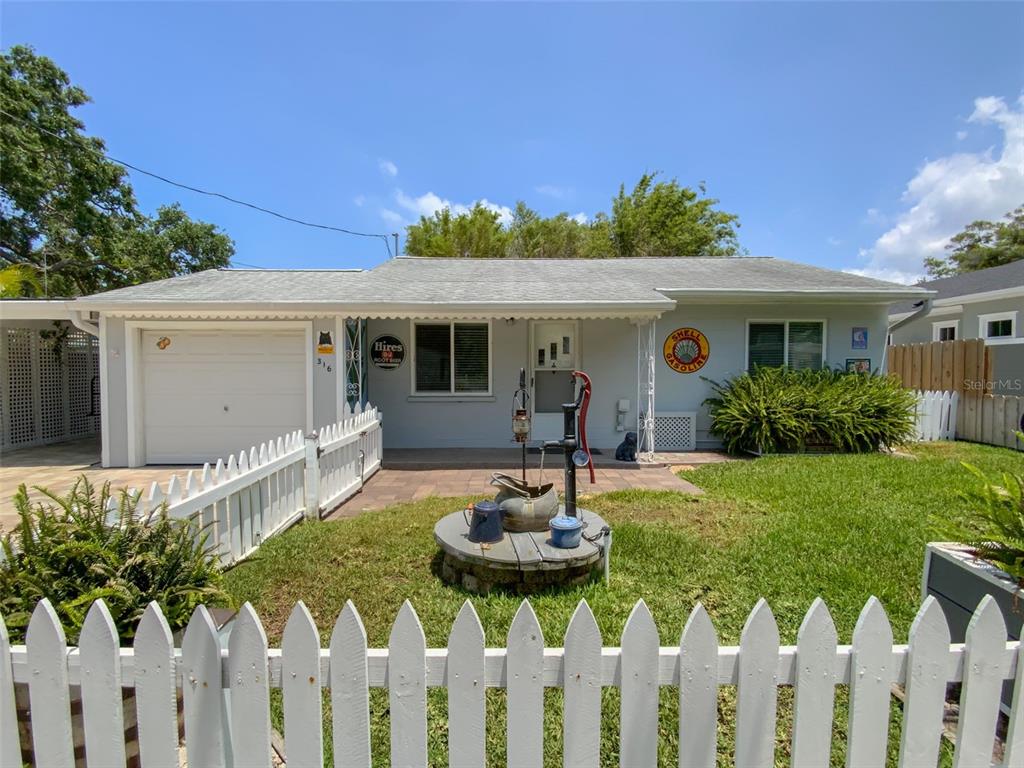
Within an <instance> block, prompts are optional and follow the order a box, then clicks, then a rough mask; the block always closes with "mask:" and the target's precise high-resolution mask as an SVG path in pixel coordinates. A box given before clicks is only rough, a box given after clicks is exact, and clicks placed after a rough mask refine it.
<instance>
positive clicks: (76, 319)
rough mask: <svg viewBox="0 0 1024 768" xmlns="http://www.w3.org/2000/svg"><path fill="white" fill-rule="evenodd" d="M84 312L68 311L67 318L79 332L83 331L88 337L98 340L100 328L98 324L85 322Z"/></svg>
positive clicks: (90, 321) (78, 310) (89, 321)
mask: <svg viewBox="0 0 1024 768" xmlns="http://www.w3.org/2000/svg"><path fill="white" fill-rule="evenodd" d="M84 314H85V313H84V312H82V310H80V309H69V310H68V316H69V317H70V318H71V324H72V325H73V326H75V328H78V329H79V330H80V331H85V332H86V333H88V334H89V335H90V336H95V337H96V338H99V336H100V326H99V323H96V322H93V321H92V320H86V319H85V317H84Z"/></svg>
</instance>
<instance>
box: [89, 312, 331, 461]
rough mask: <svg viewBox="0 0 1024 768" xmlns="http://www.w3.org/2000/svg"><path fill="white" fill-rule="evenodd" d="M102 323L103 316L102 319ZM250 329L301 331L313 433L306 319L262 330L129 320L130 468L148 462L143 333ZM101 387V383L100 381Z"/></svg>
mask: <svg viewBox="0 0 1024 768" xmlns="http://www.w3.org/2000/svg"><path fill="white" fill-rule="evenodd" d="M100 320H101V322H102V321H103V316H102V315H101V316H100ZM218 328H219V329H236V330H249V331H252V332H254V333H258V332H259V331H261V330H266V329H270V328H279V329H291V330H302V331H303V336H304V338H305V344H306V433H307V434H308V433H310V432H312V431H313V323H312V321H307V320H272V321H266V322H261V323H260V324H259V327H258V328H256V327H253V324H252V323H250V322H247V321H230V320H192V321H183V322H182V321H173V320H128V321H126V322H125V324H124V338H125V344H124V347H125V355H124V359H125V385H126V390H125V404H126V409H127V412H128V466H129V467H141V466H144V465H145V463H146V446H145V418H144V414H143V411H142V354H141V343H142V332H143V331H147V330H165V329H166V330H179V331H195V330H209V329H218ZM100 384H101V387H102V381H101V383H100Z"/></svg>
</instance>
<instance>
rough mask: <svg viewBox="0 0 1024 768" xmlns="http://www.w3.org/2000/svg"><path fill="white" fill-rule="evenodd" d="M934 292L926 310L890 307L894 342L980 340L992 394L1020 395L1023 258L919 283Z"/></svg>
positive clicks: (1023, 379)
mask: <svg viewBox="0 0 1024 768" xmlns="http://www.w3.org/2000/svg"><path fill="white" fill-rule="evenodd" d="M919 286H920V287H921V288H924V289H926V290H929V291H933V292H934V294H933V296H932V301H931V308H930V310H929V311H927V312H924V313H921V314H919V315H918V316H914V314H915V312H917V311H918V309H919V307H917V306H915V302H902V303H900V304H896V305H894V306H893V307H892V309H891V311H890V315H889V320H890V323H891V324H892V325H893V326H894V328H893V331H892V340H891V343H893V344H919V343H922V342H929V341H954V340H956V339H984V340H985V344H986V345H987V346H989V347H991V349H990V355H991V358H992V384H993V389H992V394H1003V395H1020V394H1024V260H1021V261H1015V262H1012V263H1010V264H1003V265H1002V266H999V267H990V268H989V269H981V270H978V271H976V272H967V273H966V274H963V275H956V276H954V277H944V278H941V279H939V280H930V281H928V282H924V283H920V284H919Z"/></svg>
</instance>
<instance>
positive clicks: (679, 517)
mask: <svg viewBox="0 0 1024 768" xmlns="http://www.w3.org/2000/svg"><path fill="white" fill-rule="evenodd" d="M961 461H969V462H970V463H972V464H975V465H977V466H979V467H980V468H981V469H983V470H985V471H987V472H990V473H991V472H996V471H1006V470H1010V469H1012V468H1018V469H1019V467H1020V465H1021V456H1020V454H1019V453H1015V452H1012V451H1009V450H1007V449H1001V448H992V447H988V446H978V445H970V444H966V443H955V444H953V443H946V444H935V445H929V446H922V447H917V448H914V449H913V456H912V457H910V458H904V457H898V456H889V455H881V454H869V455H844V456H805V457H800V456H789V457H773V458H764V459H759V460H757V461H749V462H735V463H728V464H716V465H707V466H704V467H701V468H699V469H696V470H694V471H691V472H687V473H686V474H685V476H686V478H687V479H689V480H691V481H692V482H694V483H696V484H697V485H698V486H700V487H702V488H704V489H705V490H706V492H707V493H706V495H705V496H702V497H690V496H685V495H682V494H677V493H672V492H644V491H621V492H616V493H608V494H603V495H600V496H595V497H593V498H591V499H589V500H588V501H587V504H586V506H588V507H589V508H591V509H593V510H594V511H597V512H599V513H600V514H601V515H602V516H603V517H605V518H606V519H607V520H608V521H609V522H610V523H611V524H612V526H613V528H614V532H615V539H614V548H613V553H612V569H611V572H612V576H611V584H610V585H609V586H605V585H604V584H603V583H601V582H595V583H592V584H589V585H587V586H584V587H580V588H576V589H571V590H567V591H557V592H555V591H552V592H547V593H543V594H539V595H536V596H534V597H532V598H531V602H532V603H533V606H534V608H535V610H536V613H537V616H538V618H539V620H540V622H541V626H542V629H543V632H544V637H545V640H546V642H547V644H548V645H549V646H550V645H555V646H557V645H561V642H562V637H563V635H564V632H565V628H566V626H567V624H568V621H569V618H570V616H571V614H572V611H573V609H574V608H575V606H576V604H577V602H578V601H579V600H580V599H581V598H586V600H587V601H588V603H589V604H590V606H591V608H592V609H593V611H594V614H595V616H596V618H597V621H598V624H599V626H600V629H601V632H602V635H603V638H604V643H605V644H606V645H618V643H619V636H620V634H621V631H622V627H623V624H624V622H625V620H626V618H627V616H628V615H629V611H630V610H631V609H632V607H633V604H634V603H635V602H636V600H637V599H638V598H641V597H642V598H643V599H644V600H645V601H646V602H647V604H648V606H649V607H650V608H651V611H652V613H653V614H654V617H655V620H656V621H657V623H658V627H659V631H660V634H661V642H662V644H663V645H672V644H675V643H677V642H678V641H679V633H680V631H681V630H682V627H683V624H684V623H685V621H686V618H687V616H688V614H689V612H690V610H691V609H692V607H693V605H694V603H696V602H697V601H700V602H701V603H703V604H704V606H705V608H707V610H708V611H709V613H710V614H711V616H712V618H713V619H714V622H715V626H716V628H717V629H718V633H719V637H720V641H721V642H722V643H726V644H735V643H737V642H738V641H739V636H740V631H741V629H742V627H743V622H744V621H745V619H746V617H747V614H748V613H749V611H750V609H751V608H752V607H753V606H754V604H755V602H756V601H757V599H758V598H760V597H762V596H763V597H765V598H766V599H767V600H768V601H769V603H770V605H771V607H772V610H773V611H774V613H775V616H776V619H777V621H778V624H779V630H780V634H781V637H782V642H783V643H793V642H795V639H796V633H797V629H798V628H799V626H800V622H801V620H802V619H803V615H804V613H805V611H806V610H807V608H808V607H809V606H810V604H811V602H812V601H813V600H814V598H815V597H817V596H819V595H820V596H821V597H822V598H823V599H824V600H825V601H826V602H827V604H828V606H829V609H830V610H831V612H832V616H833V618H834V620H835V623H836V626H837V629H838V631H839V636H840V642H849V637H850V635H851V633H852V631H853V626H854V624H855V622H856V619H857V616H858V614H859V612H860V610H861V608H862V607H863V605H864V602H865V600H867V598H868V597H869V596H870V595H876V596H877V597H878V598H879V599H880V600H881V601H882V602H883V604H884V605H885V607H886V610H887V611H888V613H889V617H890V619H891V621H892V624H893V630H894V634H895V637H896V641H897V642H903V641H905V638H906V633H907V630H908V628H909V626H910V622H911V621H912V619H913V616H914V613H915V611H916V610H917V606H918V603H919V594H920V578H921V564H922V559H923V554H924V544H925V542H927V541H928V540H929V538H930V535H929V532H930V528H931V523H930V520H929V518H930V516H932V515H941V516H943V517H947V518H951V519H955V518H957V517H959V516H961V515H963V513H964V512H965V509H964V507H965V503H964V502H963V501H962V500H961V499H960V498H959V497H958V495H957V491H958V490H959V489H961V488H964V487H966V484H968V483H971V482H974V480H973V478H971V477H970V475H969V474H968V473H967V471H966V470H965V469H963V467H962V466H961V464H960V462H961ZM464 501H465V500H463V499H457V500H453V499H427V500H425V501H422V502H417V503H412V504H404V505H397V506H394V507H391V508H389V509H386V510H383V511H380V512H373V513H367V514H364V515H360V516H359V517H356V518H353V519H349V520H343V521H339V522H336V523H325V524H305V525H300V526H298V527H296V528H294V529H292V530H291V531H289V532H287V533H285V534H283V535H281V536H279V537H277V538H274V539H271V540H270V541H268V542H267V543H266V544H264V545H263V547H262V548H261V549H260V550H259V553H258V556H257V557H256V558H255V559H253V560H251V561H250V562H247V563H244V564H242V565H240V566H239V567H237V568H235V569H233V570H232V571H230V572H229V573H228V574H227V578H226V583H227V588H228V590H229V591H230V593H231V594H232V595H233V596H234V597H235V599H237V600H238V601H242V600H249V601H251V602H252V603H253V605H254V606H255V607H256V609H257V611H258V612H259V614H260V616H261V617H262V619H263V621H264V623H265V626H266V629H267V633H268V635H269V637H270V639H271V641H272V643H275V644H276V643H278V642H279V641H280V636H281V631H282V630H283V627H284V623H285V621H286V620H287V617H288V614H289V612H290V610H291V607H292V605H293V604H294V603H295V602H296V601H297V600H300V599H301V600H303V601H304V602H305V603H306V605H307V606H308V608H309V609H310V611H311V612H312V614H313V616H314V618H315V619H316V621H317V624H318V626H319V627H320V629H321V633H322V637H323V638H324V641H325V643H326V639H327V638H328V637H329V634H330V629H331V627H332V625H333V623H334V620H335V618H336V616H337V614H338V612H339V611H340V609H341V607H342V605H343V604H344V602H345V600H347V599H352V600H353V602H354V603H355V604H356V605H357V607H358V608H359V611H360V613H361V615H362V618H363V621H364V624H365V626H366V630H367V634H368V635H369V642H370V645H371V646H374V647H383V646H385V645H386V644H387V638H388V633H389V631H390V626H391V622H392V621H393V619H394V616H395V614H396V613H397V611H398V608H399V607H400V605H401V603H402V602H403V601H404V600H406V599H409V600H411V601H412V603H413V605H414V606H415V608H416V611H417V612H418V614H419V616H420V619H421V621H422V623H423V628H424V631H425V632H426V636H427V643H428V645H429V646H433V647H443V646H444V645H445V644H446V642H447V635H448V631H449V629H450V627H451V624H452V621H453V620H454V619H455V616H456V614H457V612H458V610H459V607H460V606H461V604H462V603H463V601H464V600H466V599H467V598H469V599H471V600H472V602H473V604H474V607H475V608H476V610H477V612H478V613H479V615H480V618H481V621H482V622H483V625H484V628H485V631H486V633H487V641H488V644H489V645H492V646H498V645H503V642H504V637H505V635H506V633H507V631H508V628H509V625H510V623H511V621H512V618H513V616H514V614H515V611H516V609H517V607H518V605H519V602H520V598H518V597H516V596H513V595H506V594H497V595H491V596H489V597H486V598H481V597H477V596H473V595H469V594H467V593H465V592H463V591H461V590H458V589H454V588H451V587H448V586H445V585H444V584H442V583H441V582H440V581H439V580H438V579H437V577H436V575H435V574H436V570H437V548H436V546H435V544H434V542H433V536H432V531H433V525H434V523H435V522H436V520H437V519H438V518H439V517H441V516H442V515H444V514H446V513H447V512H449V511H451V510H453V509H457V508H458V507H459V506H460V505H461V504H462V503H463V502H464ZM733 694H734V691H733V689H731V688H723V689H722V693H721V696H720V715H721V717H720V720H721V728H720V737H719V747H720V749H719V755H720V759H721V760H722V761H723V764H726V763H728V762H730V761H731V758H732V754H731V749H732V743H731V741H732V730H731V728H732V713H733V712H734V696H733ZM790 701H791V696H790V691H788V690H786V689H783V690H782V691H780V713H779V732H778V736H779V738H778V749H777V759H778V761H779V763H780V764H788V746H789V735H788V727H789V725H790V717H789V716H790V709H789V703H790ZM428 703H429V721H428V722H429V735H428V738H429V746H430V752H431V761H432V763H433V764H439V765H441V764H446V762H447V754H446V742H445V727H446V722H445V708H446V707H445V695H444V691H443V690H431V691H430V692H429V698H428ZM617 703H618V702H617V691H616V690H614V689H606V690H605V693H604V707H603V717H604V721H605V722H604V728H603V733H602V737H601V738H602V762H603V763H604V764H606V765H616V764H617V763H618V754H617V742H618V736H617V734H618V721H617ZM677 703H678V702H677V700H676V697H675V692H674V691H672V690H670V689H663V690H662V707H661V723H660V734H661V735H660V742H659V751H660V757H661V759H660V761H659V762H660V763H662V764H665V765H671V764H674V762H675V757H674V755H675V751H676V748H677V745H676V743H675V740H676V724H675V718H676V715H677V712H678V709H677ZM371 706H372V718H373V729H372V734H373V742H374V758H375V764H376V763H381V764H385V763H386V762H387V750H388V731H387V719H386V718H387V712H386V710H387V699H386V695H385V694H384V692H383V691H374V693H373V697H372V701H371ZM894 713H895V714H894V718H893V734H892V738H891V739H890V742H891V745H890V746H891V752H892V753H893V755H894V754H895V748H896V742H897V740H898V730H897V729H898V719H899V712H898V710H897V709H895V708H894ZM560 714H561V704H560V692H559V691H554V690H551V691H548V692H547V694H546V707H545V728H546V731H547V732H546V738H547V744H546V752H545V762H546V764H551V765H556V764H560V762H561V733H560V730H561V718H560ZM277 715H279V712H278V713H277ZM845 719H846V712H845V696H844V691H840V692H839V696H837V709H836V735H837V737H839V738H836V739H834V743H835V748H834V754H833V762H834V763H836V764H840V765H841V764H842V761H843V739H842V738H841V736H842V734H843V731H844V729H845ZM488 723H489V727H488V742H489V747H490V750H489V755H490V759H491V761H492V765H503V764H504V752H505V743H504V696H503V692H501V691H497V690H491V691H489V692H488ZM278 724H280V720H278ZM326 742H328V744H329V739H326Z"/></svg>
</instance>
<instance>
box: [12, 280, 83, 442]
mask: <svg viewBox="0 0 1024 768" xmlns="http://www.w3.org/2000/svg"><path fill="white" fill-rule="evenodd" d="M67 304H68V302H67V301H66V300H63V299H57V300H50V301H43V300H30V299H5V300H4V301H0V449H2V450H4V451H9V450H14V449H17V448H29V447H32V446H36V445H48V444H50V443H59V442H63V441H66V440H71V439H74V438H81V437H88V436H90V435H95V434H96V433H97V432H98V431H99V425H100V375H99V374H100V365H99V361H100V357H99V342H98V340H97V339H96V337H95V336H93V335H90V333H87V332H86V331H85V330H83V329H81V328H76V327H75V326H74V325H73V324H72V317H73V315H72V312H71V311H69V310H68V307H67ZM90 330H91V329H90Z"/></svg>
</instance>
